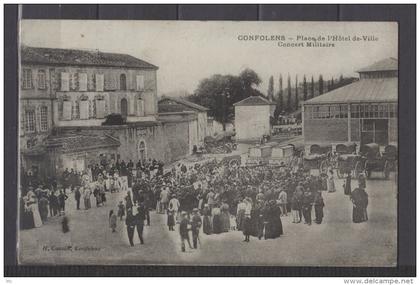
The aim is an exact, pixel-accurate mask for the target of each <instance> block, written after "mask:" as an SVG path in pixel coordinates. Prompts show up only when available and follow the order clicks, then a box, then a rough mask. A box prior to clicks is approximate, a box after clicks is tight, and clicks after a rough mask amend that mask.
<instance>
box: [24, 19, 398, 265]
mask: <svg viewBox="0 0 420 285" xmlns="http://www.w3.org/2000/svg"><path fill="white" fill-rule="evenodd" d="M398 36H399V35H398V23H397V22H367V21H365V22H357V21H352V22H344V21H342V22H322V21H319V22H310V21H289V22H282V21H255V22H251V21H123V20H118V21H110V20H95V21H93V20H21V21H20V22H19V57H18V62H19V68H18V69H19V88H18V89H19V100H18V101H19V115H18V116H19V117H18V120H19V126H18V142H19V148H18V169H19V181H18V189H17V190H18V191H17V192H16V195H17V201H18V205H17V208H18V219H17V221H16V223H17V225H18V226H17V229H18V232H17V256H18V263H19V264H20V265H168V266H170V265H183V266H188V265H193V266H213V265H214V266H282V267H283V266H284V267H288V266H311V267H318V266H322V267H396V266H397V257H398V254H397V252H398V242H397V241H398V234H397V229H398V212H397V209H398V158H399V156H398V99H399V94H398V73H399V70H398V68H399V64H398V61H399V60H398V54H399V53H398V52H399V51H398ZM402 95H404V94H402Z"/></svg>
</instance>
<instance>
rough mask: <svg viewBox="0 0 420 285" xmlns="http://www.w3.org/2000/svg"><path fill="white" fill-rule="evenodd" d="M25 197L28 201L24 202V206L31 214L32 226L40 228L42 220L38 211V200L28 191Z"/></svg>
mask: <svg viewBox="0 0 420 285" xmlns="http://www.w3.org/2000/svg"><path fill="white" fill-rule="evenodd" d="M26 196H27V197H28V201H27V202H26V206H27V207H28V209H29V210H30V211H31V212H32V215H33V219H34V226H35V228H39V227H41V226H42V219H41V215H40V214H39V209H38V199H37V198H36V195H35V193H34V192H32V191H29V192H28V193H27V194H26Z"/></svg>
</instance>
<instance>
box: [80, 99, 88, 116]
mask: <svg viewBox="0 0 420 285" xmlns="http://www.w3.org/2000/svg"><path fill="white" fill-rule="evenodd" d="M79 108H80V119H81V120H87V119H89V101H87V100H86V101H80V103H79Z"/></svg>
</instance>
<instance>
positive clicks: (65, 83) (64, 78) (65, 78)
mask: <svg viewBox="0 0 420 285" xmlns="http://www.w3.org/2000/svg"><path fill="white" fill-rule="evenodd" d="M69 90H70V84H69V73H68V72H61V91H69Z"/></svg>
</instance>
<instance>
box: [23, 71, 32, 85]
mask: <svg viewBox="0 0 420 285" xmlns="http://www.w3.org/2000/svg"><path fill="white" fill-rule="evenodd" d="M22 85H23V86H22V88H23V89H31V88H32V70H30V69H24V70H23V72H22Z"/></svg>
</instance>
